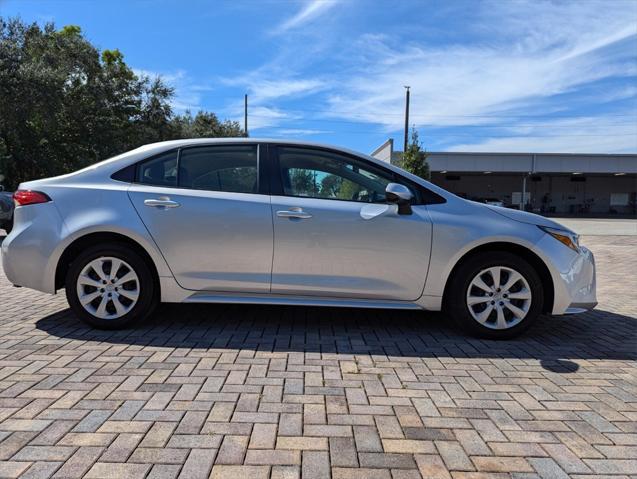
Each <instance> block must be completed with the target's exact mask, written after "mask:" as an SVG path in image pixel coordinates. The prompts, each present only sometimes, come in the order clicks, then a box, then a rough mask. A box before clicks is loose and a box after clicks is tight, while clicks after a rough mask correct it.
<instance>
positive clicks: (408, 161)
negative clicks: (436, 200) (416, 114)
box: [400, 128, 431, 180]
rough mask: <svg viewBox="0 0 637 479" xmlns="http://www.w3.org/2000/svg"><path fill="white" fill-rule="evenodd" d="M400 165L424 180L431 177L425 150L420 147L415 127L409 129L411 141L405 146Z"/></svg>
mask: <svg viewBox="0 0 637 479" xmlns="http://www.w3.org/2000/svg"><path fill="white" fill-rule="evenodd" d="M400 167H401V168H403V169H404V170H407V171H409V172H410V173H413V174H414V175H416V176H420V177H421V178H424V179H426V180H428V179H430V178H431V172H430V171H429V163H428V162H427V152H426V151H425V150H424V149H423V148H422V143H421V142H420V140H419V139H418V130H416V128H412V129H411V141H410V142H409V145H408V146H407V151H405V152H404V153H403V158H402V160H401V162H400Z"/></svg>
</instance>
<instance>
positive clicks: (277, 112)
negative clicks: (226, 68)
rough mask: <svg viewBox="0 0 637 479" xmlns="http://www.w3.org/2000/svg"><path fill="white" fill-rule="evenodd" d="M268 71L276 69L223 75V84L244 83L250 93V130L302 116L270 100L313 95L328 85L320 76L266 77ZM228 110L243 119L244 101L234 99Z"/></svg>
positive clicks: (232, 114)
mask: <svg viewBox="0 0 637 479" xmlns="http://www.w3.org/2000/svg"><path fill="white" fill-rule="evenodd" d="M263 70H267V72H268V73H263ZM267 74H272V69H259V70H257V71H254V72H251V73H249V74H247V75H243V76H240V77H236V78H224V79H221V82H222V83H223V84H225V85H227V86H233V87H241V88H243V89H244V90H245V91H246V92H247V93H248V109H249V119H248V128H249V130H250V131H252V130H257V129H259V128H269V127H274V126H278V125H280V124H282V123H284V122H285V121H289V120H293V119H295V118H299V116H298V115H296V114H292V113H290V112H286V111H285V110H282V109H280V108H277V107H273V106H271V105H270V103H275V102H277V101H283V100H288V99H290V98H295V97H300V96H301V97H302V96H306V95H310V94H313V93H316V92H319V91H321V90H324V89H325V88H327V84H326V83H325V82H324V81H322V80H318V79H298V78H277V79H276V80H272V79H269V78H267V77H266V75H267ZM273 76H274V75H273ZM228 111H229V115H230V116H231V117H233V118H236V119H237V121H239V118H240V119H241V121H243V120H242V119H243V103H239V102H234V103H233V104H232V105H230V107H229V108H228Z"/></svg>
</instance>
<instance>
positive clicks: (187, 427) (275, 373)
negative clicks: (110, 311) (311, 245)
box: [0, 237, 637, 479]
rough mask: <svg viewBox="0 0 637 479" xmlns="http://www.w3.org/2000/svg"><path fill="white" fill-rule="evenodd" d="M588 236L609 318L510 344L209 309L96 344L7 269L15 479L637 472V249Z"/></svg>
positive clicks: (337, 316)
mask: <svg viewBox="0 0 637 479" xmlns="http://www.w3.org/2000/svg"><path fill="white" fill-rule="evenodd" d="M584 243H585V244H587V245H588V246H589V247H591V249H593V251H594V252H595V253H596V257H597V262H598V271H599V299H600V305H599V307H598V309H597V310H595V311H593V312H590V313H587V314H583V315H580V316H578V317H564V318H549V317H546V318H542V320H541V321H540V322H539V324H538V325H537V326H536V327H534V328H533V329H532V330H531V331H529V332H528V333H527V334H526V335H525V336H524V337H523V338H520V339H517V340H514V341H508V342H489V341H480V340H475V339H470V338H467V337H464V336H463V335H462V334H461V333H459V332H457V331H456V330H455V329H454V328H452V327H451V326H449V324H448V321H447V320H446V319H445V318H444V317H443V316H442V315H432V314H425V313H405V312H395V311H366V310H336V309H318V308H283V307H245V306H211V305H197V306H185V305H172V306H168V307H163V308H162V309H161V311H160V312H159V313H158V314H157V315H156V316H155V317H154V318H152V321H150V322H148V323H146V324H145V325H143V326H140V327H138V328H137V329H135V330H128V331H122V332H101V331H94V330H91V329H89V328H87V327H85V326H83V325H82V324H81V323H80V322H79V321H78V320H76V319H75V318H74V317H73V316H72V315H71V314H70V313H69V311H68V309H66V303H65V301H64V297H63V295H58V296H49V295H45V294H40V293H36V292H33V291H29V290H26V289H14V288H12V287H11V286H10V285H9V284H8V283H7V280H6V278H5V277H4V275H3V274H2V273H1V272H0V441H1V442H0V461H1V462H0V477H17V476H19V477H25V478H26V477H82V476H84V477H87V478H113V477H126V478H137V477H139V478H141V477H148V478H151V477H152V478H160V477H161V478H169V477H184V478H187V479H195V478H199V477H204V478H205V477H213V478H226V477H227V478H231V479H240V478H250V479H260V478H272V479H275V478H276V479H279V478H281V479H283V478H294V477H300V476H302V477H304V478H323V477H330V475H331V477H332V478H334V479H340V478H343V479H345V478H370V479H374V478H382V479H385V478H387V479H390V478H392V479H411V478H418V477H421V476H422V477H426V478H429V477H432V478H449V477H453V478H482V477H496V478H500V477H502V478H504V477H517V478H531V477H541V478H562V477H568V476H571V477H581V478H584V477H593V476H597V477H608V476H610V475H618V476H620V477H633V478H637V362H636V359H637V279H636V278H637V273H636V272H637V254H636V253H637V237H594V238H593V237H589V238H585V239H584Z"/></svg>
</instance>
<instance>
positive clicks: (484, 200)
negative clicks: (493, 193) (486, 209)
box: [475, 198, 505, 207]
mask: <svg viewBox="0 0 637 479" xmlns="http://www.w3.org/2000/svg"><path fill="white" fill-rule="evenodd" d="M475 201H477V202H478V203H484V204H485V205H491V206H500V207H504V206H505V204H504V201H502V200H499V199H497V198H476V200H475Z"/></svg>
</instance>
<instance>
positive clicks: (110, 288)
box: [106, 284, 115, 293]
mask: <svg viewBox="0 0 637 479" xmlns="http://www.w3.org/2000/svg"><path fill="white" fill-rule="evenodd" d="M114 290H115V287H114V286H113V285H112V284H107V285H106V291H108V292H109V293H112V292H113V291H114Z"/></svg>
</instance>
